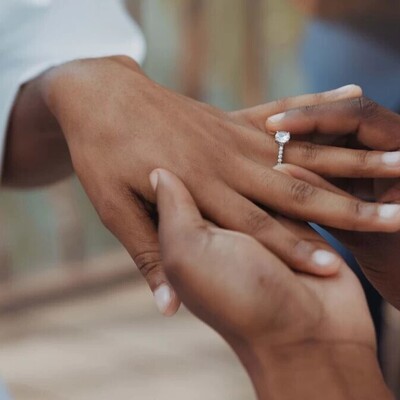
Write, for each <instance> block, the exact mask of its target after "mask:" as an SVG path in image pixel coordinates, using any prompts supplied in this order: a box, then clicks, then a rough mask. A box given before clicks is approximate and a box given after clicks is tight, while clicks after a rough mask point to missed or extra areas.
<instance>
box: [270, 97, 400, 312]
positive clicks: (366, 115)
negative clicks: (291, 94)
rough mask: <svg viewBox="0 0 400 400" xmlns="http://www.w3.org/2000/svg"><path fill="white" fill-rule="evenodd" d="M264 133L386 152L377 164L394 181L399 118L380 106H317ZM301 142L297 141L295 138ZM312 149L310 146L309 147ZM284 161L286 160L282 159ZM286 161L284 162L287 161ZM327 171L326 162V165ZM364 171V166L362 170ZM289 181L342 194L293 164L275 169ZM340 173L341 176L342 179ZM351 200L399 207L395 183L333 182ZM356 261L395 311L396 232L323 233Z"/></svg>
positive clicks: (398, 298) (359, 102) (399, 253)
mask: <svg viewBox="0 0 400 400" xmlns="http://www.w3.org/2000/svg"><path fill="white" fill-rule="evenodd" d="M267 126H268V128H269V129H286V130H290V131H291V132H292V133H293V134H294V135H310V134H311V135H312V138H313V139H314V140H316V141H321V140H323V139H324V138H327V139H328V140H329V138H332V142H333V143H335V141H338V140H340V141H342V143H343V144H347V145H349V146H356V147H357V148H364V149H366V150H369V149H378V150H386V151H391V153H387V154H385V155H384V156H383V161H384V162H386V163H387V165H388V166H391V168H392V170H393V172H394V175H396V174H397V176H400V152H399V151H398V150H400V116H398V115H397V114H395V113H392V112H391V111H389V110H386V109H384V108H383V107H380V106H379V105H377V104H375V103H374V102H372V101H371V100H368V99H365V98H360V99H354V100H349V101H339V102H333V103H329V104H328V103H323V104H320V105H315V106H313V107H308V108H299V109H293V110H289V111H287V112H286V113H285V114H284V115H281V116H278V117H277V118H276V117H275V118H274V117H273V118H272V119H270V120H269V121H268V122H267ZM299 137H301V136H299ZM311 146H313V145H311ZM370 155H371V153H368V152H367V151H366V152H365V157H366V158H365V165H366V166H367V165H370V162H369V157H370ZM288 160H289V157H288ZM289 162H290V160H289ZM326 163H327V168H329V164H330V163H329V160H326ZM368 168H369V167H368ZM280 170H281V171H282V172H286V173H287V174H289V175H290V176H293V177H295V178H297V179H301V180H303V181H305V182H308V183H309V184H312V185H314V186H318V187H320V188H324V189H326V190H330V191H332V193H337V194H341V195H346V193H345V192H343V191H341V190H339V189H338V188H337V187H335V186H333V185H331V184H329V183H328V182H326V181H324V180H323V179H322V178H320V177H318V176H316V175H314V174H313V173H311V172H310V171H306V170H304V169H302V168H299V167H295V166H293V165H286V166H283V167H282V168H280ZM344 174H345V171H343V175H344ZM335 183H336V184H339V185H340V187H342V188H344V189H345V190H346V191H347V193H348V197H349V198H353V199H354V197H352V196H351V195H356V196H358V197H364V198H368V199H370V200H373V201H381V202H392V203H396V202H397V203H399V202H400V179H399V178H397V179H373V180H372V179H371V180H361V181H360V180H357V179H350V180H339V181H337V180H335ZM399 208H400V207H399V206H397V205H394V204H388V205H386V206H385V208H384V209H383V212H386V213H388V215H391V214H393V213H396V212H399ZM328 230H330V231H331V233H333V234H334V235H335V236H336V237H337V238H338V239H339V240H341V241H342V242H343V243H344V244H345V245H346V246H348V247H349V248H350V249H351V251H352V252H353V253H354V255H355V256H356V258H357V260H358V262H359V263H360V265H361V267H362V268H363V270H364V272H365V274H366V276H367V277H368V279H369V280H370V281H371V282H372V284H373V285H374V286H375V287H376V288H377V289H378V291H379V292H380V293H381V294H382V295H383V297H385V299H387V300H388V301H389V302H391V303H392V304H393V305H394V306H395V307H397V308H400V268H399V267H400V263H399V260H400V246H399V245H400V232H394V233H386V234H385V233H360V232H345V231H341V230H332V229H328Z"/></svg>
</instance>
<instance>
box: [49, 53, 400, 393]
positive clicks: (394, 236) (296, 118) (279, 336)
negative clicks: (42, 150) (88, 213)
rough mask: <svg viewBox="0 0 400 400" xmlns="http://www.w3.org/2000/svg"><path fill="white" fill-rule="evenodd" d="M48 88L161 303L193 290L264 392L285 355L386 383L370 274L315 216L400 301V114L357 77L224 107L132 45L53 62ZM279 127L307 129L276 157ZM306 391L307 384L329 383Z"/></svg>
mask: <svg viewBox="0 0 400 400" xmlns="http://www.w3.org/2000/svg"><path fill="white" fill-rule="evenodd" d="M116 76H117V77H118V79H115V77H116ZM99 82H101V83H102V84H101V85H99ZM43 93H44V99H45V102H46V104H47V105H48V107H49V109H50V110H51V112H52V114H53V115H54V116H55V118H56V120H57V123H58V124H59V125H60V127H61V129H62V131H63V133H64V135H65V138H66V141H67V144H68V147H69V151H70V154H71V158H72V162H73V165H74V169H75V171H76V173H77V175H78V177H79V179H80V180H81V182H82V184H83V186H84V188H85V190H86V192H87V193H88V195H89V197H90V199H91V200H92V202H93V204H94V206H95V207H96V209H97V211H98V213H99V215H100V217H101V219H102V221H103V222H104V224H105V225H106V226H107V227H108V228H109V229H110V230H111V231H112V232H113V233H114V234H115V235H116V237H117V238H118V239H119V240H120V241H121V242H122V243H123V244H124V246H125V247H126V248H127V250H128V251H129V252H130V254H131V255H132V257H133V259H134V260H135V262H136V264H137V265H138V267H139V269H140V270H141V271H142V273H143V275H144V276H145V278H146V280H147V282H148V283H149V285H150V287H151V289H152V290H153V292H154V293H155V297H156V301H157V303H158V305H159V308H160V309H161V311H162V312H163V313H165V314H166V315H171V314H173V313H174V312H175V311H176V310H177V308H178V306H179V301H180V300H182V301H183V302H184V303H185V305H186V306H188V308H189V309H191V310H192V311H193V312H194V313H195V314H196V315H197V316H199V317H200V318H202V319H203V320H204V321H205V322H207V323H208V324H209V325H211V326H212V327H213V328H215V329H216V330H217V331H219V332H220V333H221V334H222V335H223V337H224V338H225V339H226V340H227V341H228V343H230V345H231V346H232V348H233V349H234V350H235V351H236V353H237V354H238V356H239V358H240V359H241V360H242V362H243V364H244V365H245V367H246V368H247V370H248V371H249V373H250V376H251V377H252V379H253V382H254V384H255V387H256V390H257V392H258V394H259V396H260V398H268V394H267V393H268V392H269V391H271V390H273V389H272V388H273V387H274V385H277V384H278V382H281V380H282V379H284V376H283V375H282V374H281V372H282V373H284V372H285V371H286V372H287V371H289V370H290V368H289V367H288V365H289V364H290V366H292V367H293V368H294V370H295V371H298V369H299V368H300V369H301V371H302V373H305V374H306V371H312V370H316V371H317V373H326V374H327V375H329V376H330V377H331V376H332V371H329V369H330V368H331V367H332V358H333V359H334V360H335V362H336V363H337V366H338V367H339V369H340V367H341V366H346V368H347V369H350V370H351V371H352V373H351V374H350V375H351V376H352V382H353V383H352V385H354V380H357V379H364V378H365V377H368V379H369V381H370V382H375V383H376V385H375V386H376V388H378V389H379V390H380V392H379V393H380V395H381V398H383V397H382V396H387V393H386V391H385V389H384V385H383V383H382V378H381V376H380V374H379V370H378V367H377V362H376V358H375V354H374V351H375V339H374V333H373V328H372V324H371V321H370V317H369V315H368V311H367V307H366V304H365V299H364V297H363V294H362V291H361V288H360V286H359V284H358V282H357V280H356V279H355V277H354V276H353V274H352V273H351V272H350V271H349V270H348V268H347V267H346V266H345V265H344V263H343V261H342V260H341V258H340V257H339V256H338V255H337V254H336V253H335V251H334V250H333V249H332V248H330V246H329V245H328V244H327V243H326V242H325V241H324V240H323V239H321V238H320V237H319V236H318V235H317V234H316V233H315V232H314V231H313V230H312V229H311V228H310V227H309V225H308V224H307V223H306V222H304V221H312V222H315V223H318V224H321V225H323V226H325V227H328V228H329V229H330V230H331V231H332V232H333V233H334V234H335V235H337V236H338V237H339V238H340V239H341V240H343V241H344V242H345V243H346V244H347V245H348V246H349V247H350V248H351V249H352V250H353V251H354V253H355V255H356V257H357V258H358V259H359V261H360V263H361V265H362V267H363V268H364V270H365V272H366V274H367V276H368V277H369V278H370V279H371V281H372V283H373V284H375V286H376V287H377V288H378V290H380V291H381V293H382V294H383V295H385V296H386V297H387V298H388V300H389V301H391V302H392V303H393V304H394V305H397V306H398V305H399V303H400V299H399V295H398V293H399V292H400V291H399V290H398V288H399V287H400V285H399V284H398V283H399V282H400V272H398V271H400V269H399V268H396V266H398V265H397V264H398V259H399V254H398V247H399V246H398V240H399V235H398V233H396V232H397V231H399V229H400V206H398V205H396V204H393V203H395V201H396V199H397V195H398V187H397V183H398V178H399V175H400V156H399V153H398V152H397V151H398V150H399V149H400V134H399V133H398V132H399V126H400V122H399V117H398V116H397V115H395V114H393V113H390V112H389V111H387V110H383V109H381V108H379V107H378V106H377V105H375V104H374V103H372V102H369V101H367V100H364V99H363V98H362V97H361V96H362V93H361V89H360V88H358V87H356V86H348V87H345V88H342V89H339V90H336V91H331V92H327V93H323V94H318V95H306V96H300V97H297V98H291V99H285V100H281V101H277V102H273V103H269V104H267V105H263V106H259V107H255V108H252V109H249V110H244V111H239V112H233V113H227V112H223V111H221V110H218V109H216V108H213V107H210V106H208V105H205V104H202V103H199V102H196V101H194V100H191V99H188V98H185V97H183V96H180V95H178V94H176V93H173V92H171V91H169V90H167V89H165V88H163V87H160V86H159V85H158V84H156V83H154V82H152V81H151V80H150V79H149V78H148V77H146V76H145V75H144V74H143V73H142V72H141V71H140V69H139V68H138V66H137V65H136V64H135V63H134V62H133V61H132V60H129V59H126V58H124V57H112V58H108V59H98V60H83V61H78V62H73V63H70V64H66V65H64V66H61V67H59V68H56V69H54V70H51V71H49V73H48V74H47V76H46V77H45V78H44V79H43ZM76 93H79V94H80V96H79V98H77V96H76ZM282 113H284V114H282ZM277 130H288V131H290V132H291V133H293V134H294V135H295V139H297V135H298V139H299V140H293V141H291V142H290V145H288V146H287V148H286V150H285V157H286V159H285V161H286V162H287V163H288V164H287V165H284V166H282V167H280V168H279V169H274V168H273V166H274V164H275V161H276V152H277V147H276V144H275V143H274V138H273V136H272V135H271V134H272V133H274V132H275V131H277ZM152 171H153V172H152ZM150 173H151V183H152V185H151V184H150V181H149V179H148V177H149V175H150ZM324 178H326V179H329V181H328V180H325V179H324ZM359 178H363V179H359ZM387 202H390V203H391V204H385V203H387ZM155 204H157V206H158V214H159V217H160V223H159V235H157V226H156V224H155V223H154V219H153V218H152V217H153V216H154V215H155V214H156V213H155V207H154V205H155ZM209 221H210V222H211V224H210V222H209ZM396 243H397V244H396ZM160 244H161V248H160ZM160 250H161V252H160ZM396 289H397V290H396ZM288 349H290V351H289V353H286V352H287V351H288ZM316 349H317V350H318V351H316ZM288 354H290V357H289V356H288ZM292 356H293V357H292ZM288 357H289V359H290V363H289V364H288V363H287V360H288ZM355 359H358V360H363V362H362V363H361V364H360V363H354V360H355ZM305 360H307V361H306V362H307V363H308V362H309V363H310V366H312V365H314V366H315V368H309V369H307V368H303V367H304V362H305ZM279 364H280V365H282V364H285V367H284V368H271V366H276V365H279ZM297 366H298V367H299V368H297ZM288 368H289V369H288ZM265 371H269V373H271V371H275V373H276V376H274V377H273V378H272V380H271V377H270V376H268V377H266V375H265ZM276 371H280V372H279V373H278V372H276ZM335 373H337V371H336V369H335ZM333 375H335V374H333ZM361 377H363V378H361ZM304 378H307V377H306V376H305V377H304ZM309 378H310V379H311V377H309ZM344 380H346V379H344V378H343V376H340V377H338V379H337V381H338V382H339V383H340V382H341V384H342V383H343V381H344ZM339 383H338V384H337V385H336V386H335V385H333V386H335V387H334V388H332V399H333V398H342V397H338V396H339V394H340V390H343V387H341V386H340V384H339ZM355 384H356V385H357V383H355ZM283 386H285V385H283ZM333 386H332V387H333ZM358 386H360V387H361V386H362V385H358ZM278 387H279V388H280V389H287V390H289V388H288V387H282V385H278ZM307 390H308V391H307V393H308V396H309V397H307V396H302V397H301V398H317V397H318V396H317V397H316V395H317V394H316V393H315V392H314V390H317V386H316V385H314V386H313V385H310V387H309V388H308V389H307ZM338 393H339V394H338ZM335 394H337V396H336V397H335V396H334V395H335ZM371 394H372V392H369V391H366V393H363V395H362V396H360V398H370V397H369V396H370V395H371ZM287 397H288V398H292V397H291V395H290V393H289V392H287ZM280 398H285V395H284V394H282V396H281V397H280ZM325 398H328V397H325ZM375 398H376V397H375Z"/></svg>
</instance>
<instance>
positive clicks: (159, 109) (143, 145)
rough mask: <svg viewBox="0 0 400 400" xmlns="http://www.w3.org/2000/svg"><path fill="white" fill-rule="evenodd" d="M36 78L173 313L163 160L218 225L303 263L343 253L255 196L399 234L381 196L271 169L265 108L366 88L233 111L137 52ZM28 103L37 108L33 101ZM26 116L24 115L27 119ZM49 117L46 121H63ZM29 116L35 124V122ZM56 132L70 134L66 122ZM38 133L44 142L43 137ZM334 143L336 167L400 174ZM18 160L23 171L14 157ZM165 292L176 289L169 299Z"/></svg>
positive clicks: (100, 197) (320, 268) (82, 174)
mask: <svg viewBox="0 0 400 400" xmlns="http://www.w3.org/2000/svg"><path fill="white" fill-rule="evenodd" d="M37 82H38V86H37V87H38V88H39V89H40V90H39V91H36V92H34V93H37V94H38V95H39V96H40V99H39V100H38V102H39V104H42V106H43V101H44V104H45V107H44V110H43V113H42V115H49V114H48V111H50V113H51V115H53V116H54V118H55V120H56V121H57V123H58V125H59V126H60V127H61V130H62V132H63V135H64V138H65V140H66V143H67V146H68V150H69V154H70V155H71V159H72V163H73V166H74V170H75V172H76V173H77V175H78V177H79V179H80V181H81V183H82V184H83V187H84V188H85V190H86V192H87V194H88V195H89V198H90V199H91V201H92V203H93V204H94V206H95V208H96V210H97V211H98V213H99V215H100V218H101V219H102V221H103V223H104V225H105V226H106V227H107V228H109V229H110V230H111V231H112V232H113V233H114V234H115V236H116V237H117V238H118V239H119V240H120V241H121V243H122V244H123V245H124V246H125V248H126V249H127V250H128V251H129V253H130V254H131V255H132V257H133V259H134V261H135V263H136V264H137V266H138V267H139V269H140V270H141V272H142V273H143V275H144V276H145V278H146V280H147V281H148V283H149V285H150V288H151V289H152V291H153V292H154V293H155V298H156V300H162V302H161V303H157V304H158V306H159V308H160V310H161V311H162V312H163V313H165V314H167V315H171V314H173V313H174V312H175V311H176V309H177V307H178V304H179V302H178V300H177V297H176V296H175V294H174V292H173V291H172V288H171V287H170V285H169V283H168V280H167V279H166V277H165V274H164V272H163V268H162V265H161V259H160V254H159V246H158V238H157V232H156V228H155V225H154V221H153V219H152V218H151V216H152V215H154V207H153V204H154V194H153V193H152V191H151V188H150V187H149V184H148V180H147V175H148V173H149V171H151V169H154V168H156V167H159V166H163V167H168V168H170V169H171V170H173V171H174V172H175V173H176V174H178V175H179V176H180V177H181V178H182V179H184V180H185V182H186V183H187V184H188V185H189V187H191V188H193V190H194V194H195V197H196V200H197V201H198V202H199V205H200V207H201V210H202V212H203V213H204V214H205V215H207V216H208V217H209V219H210V220H212V221H213V222H214V223H216V224H217V225H219V226H222V227H226V228H230V229H236V230H239V231H242V232H245V233H249V234H252V235H254V236H255V237H256V238H257V239H258V240H260V242H261V243H263V244H264V245H265V246H266V247H268V248H269V249H271V250H272V251H273V252H274V253H275V254H277V255H278V256H280V257H281V258H282V259H283V260H284V261H285V262H287V263H288V264H289V265H290V266H292V267H293V268H295V269H297V270H302V271H304V272H309V273H313V274H317V275H330V274H333V273H335V272H336V271H337V266H338V257H337V255H335V254H333V253H330V254H326V253H322V254H324V257H321V253H320V252H318V250H320V249H319V247H318V244H316V243H314V242H312V241H310V240H308V239H307V234H308V233H307V232H308V230H309V229H310V228H309V227H307V226H304V228H303V230H302V231H297V232H296V233H293V232H291V231H290V230H289V229H287V228H286V227H285V226H283V225H282V224H281V223H280V222H279V221H278V220H277V219H276V218H273V217H272V216H271V215H269V214H268V213H267V212H266V211H265V210H264V209H261V208H260V207H258V206H257V205H255V204H254V202H257V203H260V204H264V205H265V206H267V207H268V208H271V209H274V210H275V211H277V212H279V213H286V214H288V215H291V216H294V217H296V218H299V219H303V220H311V221H315V222H319V223H322V224H326V225H331V224H332V225H334V226H335V227H340V228H344V229H346V227H347V228H348V227H356V229H358V230H378V231H381V230H383V231H391V230H393V229H396V228H397V226H398V225H400V214H399V215H398V216H397V218H393V219H387V218H386V219H385V218H381V217H380V214H379V210H380V208H379V207H380V206H378V205H375V204H368V203H362V202H361V203H360V202H359V201H353V200H350V201H349V200H348V199H346V198H344V197H341V196H337V195H336V194H332V193H330V192H328V191H325V190H319V189H318V188H313V187H312V186H311V185H308V184H306V185H304V184H303V183H302V182H301V181H298V180H296V179H293V178H291V177H282V174H280V173H279V172H276V171H274V170H273V169H272V168H271V167H272V166H273V165H274V164H275V162H276V154H277V153H276V152H277V147H276V143H275V142H274V139H273V138H270V137H268V136H266V135H265V131H264V125H265V118H266V116H268V115H270V114H272V113H273V112H274V111H275V112H276V111H279V110H281V109H282V108H283V107H284V106H288V105H292V106H296V105H302V104H310V103H311V104H312V103H313V102H316V101H320V100H321V98H323V99H326V100H327V101H329V100H333V99H338V98H347V97H349V96H353V95H354V93H355V92H356V93H359V88H357V87H347V88H345V89H344V90H343V89H341V90H337V91H332V92H327V93H324V94H320V95H311V96H310V95H305V96H300V97H298V98H292V99H287V100H285V101H278V102H275V103H271V104H267V105H265V106H260V107H256V108H254V109H250V110H247V111H244V112H235V113H226V112H223V111H221V110H219V109H217V108H214V107H211V106H209V105H206V104H203V103H200V102H197V101H194V100H192V99H189V98H187V97H184V96H181V95H179V94H177V93H174V92H172V91H170V90H168V89H166V88H164V87H162V86H160V85H158V84H157V83H155V82H154V81H152V80H151V79H149V78H148V77H147V76H145V75H144V74H143V73H142V72H141V70H140V69H139V67H138V66H137V64H136V63H135V62H134V61H133V60H131V59H130V58H128V57H103V58H97V59H84V60H77V61H74V62H70V63H67V64H64V65H61V66H59V67H56V68H53V69H50V70H48V71H47V72H46V73H44V74H43V75H42V76H41V77H39V78H38V81H37ZM46 107H47V109H48V110H46V109H45V108H46ZM15 111H18V109H15ZM25 111H27V112H28V116H29V115H31V116H32V115H33V116H34V117H36V113H30V112H29V108H28V107H25ZM24 117H25V116H24V115H23V113H22V112H21V113H20V114H19V118H21V119H22V120H23V119H24ZM49 118H50V119H49V121H48V124H49V125H47V126H51V125H52V124H53V123H54V119H53V117H51V116H50V117H49ZM51 121H53V122H51ZM30 123H32V126H36V123H35V121H30ZM14 126H15V123H14ZM21 131H23V130H19V131H18V130H17V132H21ZM52 132H53V134H54V135H55V137H58V138H59V132H58V131H57V130H54V131H52ZM26 137H27V136H25V138H26ZM28 137H29V138H30V139H31V140H33V141H35V137H34V136H33V135H29V136H28ZM19 138H20V142H21V145H20V146H19V148H23V149H26V148H28V149H30V146H28V143H26V142H23V138H24V137H23V136H22V135H21V134H19ZM57 140H58V139H57ZM60 146H62V144H60ZM14 148H17V146H16V145H15V146H14ZM323 150H324V153H323V155H324V157H327V158H334V159H335V160H336V161H337V163H336V164H335V165H336V166H337V168H339V167H340V168H348V169H351V170H352V171H359V172H360V173H367V174H368V175H370V174H371V171H372V172H373V173H375V174H382V175H384V176H386V175H387V174H391V173H392V171H391V169H390V168H387V166H385V165H384V164H383V163H382V162H379V160H380V155H379V154H374V157H372V158H371V164H372V165H373V166H374V168H373V169H372V168H371V169H369V170H368V171H365V166H364V165H363V164H362V163H360V158H359V157H358V156H357V153H358V151H357V150H352V151H348V150H344V149H342V150H341V151H340V152H338V151H337V150H335V149H332V148H330V147H325V148H324V149H323ZM295 154H296V156H297V159H298V162H299V164H302V163H303V164H304V165H307V164H308V163H309V162H310V158H309V153H308V152H307V148H306V147H305V146H301V145H298V146H297V149H296V150H295ZM324 157H323V158H324ZM323 158H322V159H321V160H320V162H319V166H318V167H317V170H318V169H321V172H322V171H323V168H324V167H325V164H326V163H325V162H322V160H323ZM14 159H16V160H18V159H19V157H17V156H14ZM25 159H26V158H25ZM53 161H54V162H57V160H56V159H54V160H53ZM311 161H312V160H311ZM377 161H378V162H377ZM8 168H9V171H12V170H13V166H12V165H11V166H9V167H8ZM25 168H29V167H28V166H26V167H25ZM9 174H10V175H11V172H9ZM266 185H267V186H268V188H269V191H266V190H265V187H266ZM327 204H328V205H329V207H330V212H329V213H327V212H326V206H327ZM227 205H228V206H227ZM365 208H367V209H368V210H370V211H371V212H370V213H368V215H366V214H365V213H363V210H364V209H365ZM353 210H358V211H359V212H358V213H354V212H353ZM159 290H162V292H161V293H167V294H168V295H166V296H158V295H157V293H159Z"/></svg>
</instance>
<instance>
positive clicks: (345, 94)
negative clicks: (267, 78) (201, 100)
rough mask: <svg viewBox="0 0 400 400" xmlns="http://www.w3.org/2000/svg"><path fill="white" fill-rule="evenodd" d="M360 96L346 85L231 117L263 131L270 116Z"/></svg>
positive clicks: (280, 101)
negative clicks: (293, 109)
mask: <svg viewBox="0 0 400 400" xmlns="http://www.w3.org/2000/svg"><path fill="white" fill-rule="evenodd" d="M360 96H362V89H361V88H360V87H359V86H357V85H346V86H343V87H340V88H338V89H334V90H330V91H327V92H322V93H313V94H305V95H301V96H295V97H288V98H284V99H279V100H276V101H273V102H270V103H267V104H263V105H260V106H256V107H252V108H249V109H246V110H240V111H235V112H233V113H231V116H232V117H234V118H237V119H240V120H242V121H243V122H245V123H248V122H250V124H251V125H252V126H253V127H254V126H255V127H256V128H257V129H260V130H262V131H264V130H265V121H266V119H267V118H268V117H269V116H270V115H274V114H277V113H282V112H283V111H286V110H289V109H292V108H297V107H303V106H310V105H317V104H323V103H328V102H333V101H338V100H341V99H349V98H357V97H360Z"/></svg>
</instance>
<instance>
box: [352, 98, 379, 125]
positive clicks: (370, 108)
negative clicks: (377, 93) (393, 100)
mask: <svg viewBox="0 0 400 400" xmlns="http://www.w3.org/2000/svg"><path fill="white" fill-rule="evenodd" d="M356 101H357V102H358V108H359V111H360V114H361V116H362V117H363V118H364V119H369V118H374V117H375V116H376V115H377V111H378V109H379V105H378V104H377V103H375V101H373V100H371V99H369V98H368V97H364V96H363V97H360V98H358V99H356Z"/></svg>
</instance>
